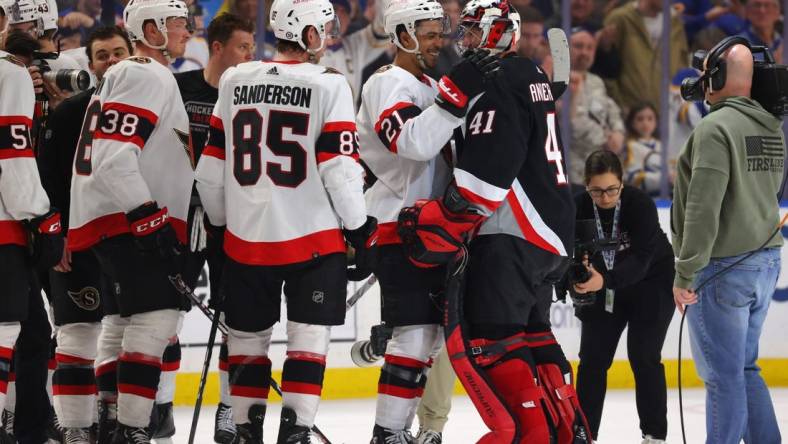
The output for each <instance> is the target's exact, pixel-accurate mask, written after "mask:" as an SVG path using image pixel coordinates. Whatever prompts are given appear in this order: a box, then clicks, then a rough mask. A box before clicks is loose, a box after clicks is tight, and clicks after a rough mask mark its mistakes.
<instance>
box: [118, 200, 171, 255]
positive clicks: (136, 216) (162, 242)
mask: <svg viewBox="0 0 788 444" xmlns="http://www.w3.org/2000/svg"><path fill="white" fill-rule="evenodd" d="M126 219H128V221H129V226H130V228H131V234H133V235H134V240H135V242H136V244H137V248H139V249H140V251H141V252H142V253H143V254H146V255H153V254H155V255H158V256H159V257H161V258H162V259H164V260H165V261H172V260H173V259H175V258H177V257H179V256H180V255H181V253H182V252H183V245H181V243H180V241H179V240H178V237H177V236H176V235H175V230H174V229H173V228H172V225H171V224H170V220H169V219H170V216H169V213H168V212H167V207H164V208H159V205H158V204H157V203H156V202H149V203H146V204H142V205H140V206H139V207H137V208H135V209H133V210H131V211H129V212H128V213H126Z"/></svg>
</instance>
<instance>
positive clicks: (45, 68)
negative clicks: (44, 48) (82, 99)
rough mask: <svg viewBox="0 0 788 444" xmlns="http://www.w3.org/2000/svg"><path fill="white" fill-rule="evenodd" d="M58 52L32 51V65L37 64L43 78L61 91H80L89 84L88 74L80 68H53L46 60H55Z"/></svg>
mask: <svg viewBox="0 0 788 444" xmlns="http://www.w3.org/2000/svg"><path fill="white" fill-rule="evenodd" d="M57 58H58V54H57V53H55V52H41V51H34V52H33V63H32V65H33V66H38V69H39V71H40V72H41V76H42V77H44V80H47V81H49V82H51V83H54V84H55V85H57V87H58V88H60V89H62V90H63V91H69V92H75V93H76V92H80V91H84V90H86V89H88V87H89V86H90V74H88V72H87V71H84V70H81V69H58V70H53V69H52V67H50V66H49V63H48V62H47V60H56V59H57Z"/></svg>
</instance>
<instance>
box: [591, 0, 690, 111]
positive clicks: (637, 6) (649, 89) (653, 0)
mask: <svg viewBox="0 0 788 444" xmlns="http://www.w3.org/2000/svg"><path fill="white" fill-rule="evenodd" d="M669 13H670V14H671V15H672V17H671V31H670V36H669V41H670V70H669V71H670V76H671V77H673V75H674V74H675V73H676V71H678V70H679V68H682V67H683V66H686V65H687V64H688V63H689V51H688V49H687V48H688V46H687V38H686V35H685V33H684V26H683V24H682V22H681V18H680V16H679V14H676V13H674V12H673V10H671V11H669ZM662 14H663V11H662V0H637V1H636V2H632V3H626V4H624V5H623V6H620V7H618V8H616V9H614V10H613V11H612V12H611V13H610V15H608V16H607V18H605V23H604V24H605V28H604V30H603V31H602V33H601V34H600V39H599V46H600V48H601V49H602V50H604V51H611V52H613V53H615V54H616V55H617V56H618V58H619V59H620V61H621V63H620V69H619V71H620V72H619V73H618V75H617V76H612V77H610V78H609V79H607V81H606V84H605V85H606V86H607V89H608V93H609V94H610V96H611V97H613V98H614V99H615V100H616V102H617V103H618V104H619V106H621V107H622V108H623V109H624V110H625V111H628V110H629V108H631V107H632V106H633V105H634V104H635V103H638V102H641V101H643V100H646V101H649V102H652V103H659V98H660V80H661V77H662V62H661V60H662V58H661V57H660V51H661V50H660V46H661V45H660V41H661V39H662V34H663V29H662Z"/></svg>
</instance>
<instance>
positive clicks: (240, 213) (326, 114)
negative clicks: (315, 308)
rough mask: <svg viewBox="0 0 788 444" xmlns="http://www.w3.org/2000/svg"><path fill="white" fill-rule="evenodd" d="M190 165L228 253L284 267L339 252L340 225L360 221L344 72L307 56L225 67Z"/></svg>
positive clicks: (359, 173)
mask: <svg viewBox="0 0 788 444" xmlns="http://www.w3.org/2000/svg"><path fill="white" fill-rule="evenodd" d="M210 125H211V127H210V130H209V131H210V134H209V137H208V144H207V146H206V147H205V149H204V150H203V153H202V154H203V155H202V156H201V157H200V162H199V163H198V166H197V189H198V191H199V192H200V198H201V200H202V203H203V206H204V207H205V211H206V213H207V214H208V217H209V219H210V221H211V223H212V224H214V225H225V224H226V225H227V231H226V233H225V239H224V249H225V252H226V253H227V255H228V256H229V257H230V258H232V259H233V260H235V261H236V262H240V263H243V264H248V265H284V264H291V263H298V262H304V261H307V260H310V259H312V258H315V257H318V256H323V255H327V254H330V253H337V252H344V251H345V240H344V237H343V235H342V231H341V228H343V227H344V228H347V229H350V230H352V229H356V228H358V227H360V226H361V225H363V224H364V222H365V221H366V217H367V215H366V208H365V205H364V196H363V192H362V187H363V169H362V168H361V166H360V165H359V164H358V135H357V133H356V123H355V121H354V117H353V98H352V95H351V93H350V87H349V86H348V84H347V81H346V80H345V78H344V77H343V76H342V75H340V74H337V73H336V71H334V70H331V69H327V68H325V67H322V66H318V65H314V64H310V63H291V62H287V63H283V62H268V63H263V62H248V63H242V64H240V65H238V66H237V67H235V68H230V69H228V70H227V71H226V72H225V73H224V75H223V76H222V79H221V82H220V85H219V100H218V101H217V103H216V106H215V107H214V112H213V116H212V117H211V122H210Z"/></svg>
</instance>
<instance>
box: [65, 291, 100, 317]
mask: <svg viewBox="0 0 788 444" xmlns="http://www.w3.org/2000/svg"><path fill="white" fill-rule="evenodd" d="M68 296H69V297H70V298H71V300H72V301H74V303H75V304H77V307H79V308H81V309H83V310H87V311H96V309H98V307H99V304H100V303H101V296H100V295H99V291H98V290H97V289H96V288H95V287H84V288H83V289H81V290H79V291H76V292H75V291H69V292H68Z"/></svg>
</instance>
